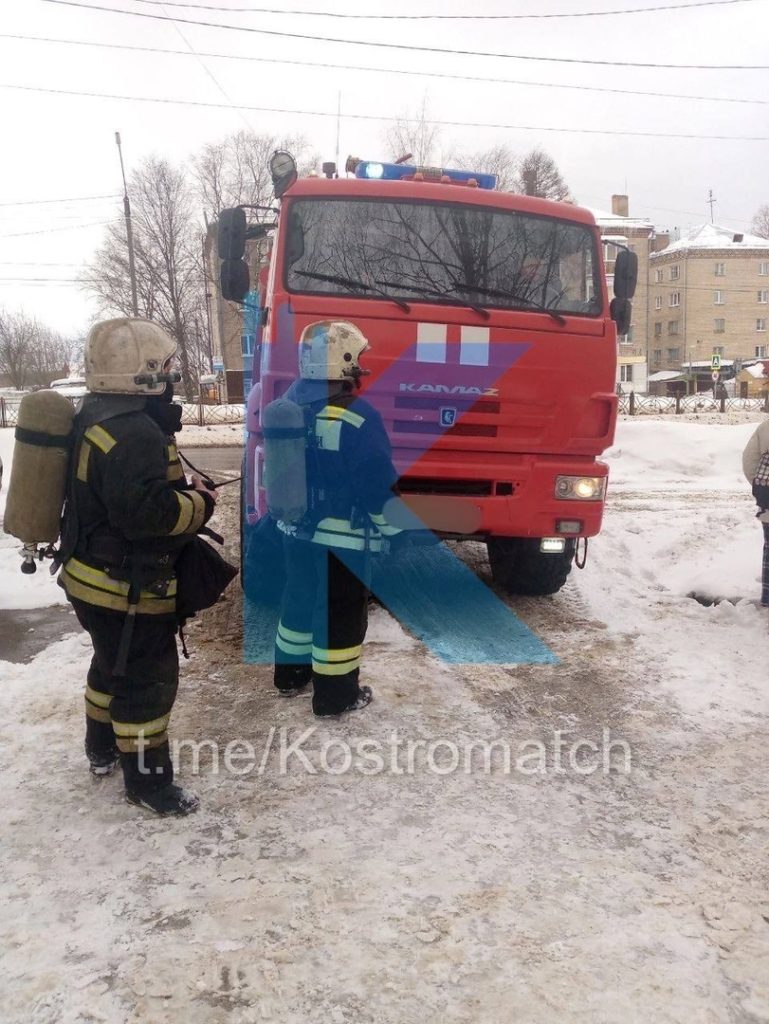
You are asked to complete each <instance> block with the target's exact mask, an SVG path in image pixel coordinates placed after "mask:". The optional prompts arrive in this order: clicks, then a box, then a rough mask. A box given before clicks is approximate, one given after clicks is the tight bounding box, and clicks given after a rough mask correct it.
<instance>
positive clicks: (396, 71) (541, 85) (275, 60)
mask: <svg viewBox="0 0 769 1024" xmlns="http://www.w3.org/2000/svg"><path fill="white" fill-rule="evenodd" d="M0 39H18V40H24V41H26V42H38V43H60V44H63V45H66V46H91V47H97V48H100V49H107V50H129V51H133V52H136V53H160V54H164V55H173V56H176V57H190V56H197V57H211V58H215V59H217V60H241V61H249V62H255V63H260V64H287V65H290V66H293V67H308V68H326V69H329V70H336V71H370V72H374V73H376V74H385V75H408V76H410V77H415V78H440V79H448V80H450V81H456V82H484V83H490V84H494V85H517V86H521V85H522V86H532V87H534V88H537V89H566V90H569V91H571V90H578V91H580V92H602V93H611V94H615V95H619V96H650V97H656V98H658V99H674V100H697V101H699V102H703V101H704V102H709V103H749V104H759V105H761V106H766V105H767V104H769V100H760V99H748V98H741V97H734V96H693V95H691V94H690V93H675V92H648V91H642V90H640V89H611V88H605V87H600V86H594V85H564V84H562V83H558V82H529V81H526V80H525V79H515V78H491V77H487V76H484V75H456V74H455V75H452V74H448V73H444V72H440V71H412V70H410V69H401V68H383V67H375V66H374V67H372V66H370V65H365V64H330V63H326V62H322V61H312V60H289V59H287V58H282V57H253V56H250V55H248V56H247V55H245V54H240V53H204V52H202V51H196V52H195V53H194V54H193V53H190V52H186V53H185V52H184V51H183V50H167V49H163V48H160V47H156V46H130V45H128V44H127V43H102V42H94V41H92V40H88V39H54V38H51V37H48V36H24V35H16V34H13V33H10V32H0Z"/></svg>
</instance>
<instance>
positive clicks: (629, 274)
mask: <svg viewBox="0 0 769 1024" xmlns="http://www.w3.org/2000/svg"><path fill="white" fill-rule="evenodd" d="M637 284H638V256H637V254H636V253H634V252H630V250H629V249H620V251H619V252H618V253H617V259H616V262H615V264H614V294H615V295H616V296H617V298H618V299H632V298H633V296H634V295H635V289H636V285H637ZM612 319H613V318H612Z"/></svg>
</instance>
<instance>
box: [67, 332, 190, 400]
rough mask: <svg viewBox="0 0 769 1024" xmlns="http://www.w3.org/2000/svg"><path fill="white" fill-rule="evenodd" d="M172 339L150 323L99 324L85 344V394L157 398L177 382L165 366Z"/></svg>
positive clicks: (173, 343)
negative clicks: (94, 392)
mask: <svg viewBox="0 0 769 1024" xmlns="http://www.w3.org/2000/svg"><path fill="white" fill-rule="evenodd" d="M175 352H176V342H175V341H174V339H173V338H172V337H171V336H170V335H169V334H168V333H167V332H166V331H164V330H163V328H162V327H158V325H157V324H153V323H152V322H151V321H150V320H129V319H128V318H125V317H120V318H119V319H117V320H102V321H101V323H98V324H94V326H93V327H92V328H91V330H90V332H89V334H88V337H87V338H86V342H85V356H84V362H85V383H86V386H87V388H88V390H89V391H96V392H108V393H110V394H123V395H160V394H162V393H163V391H164V389H165V386H166V384H167V383H169V382H171V381H177V380H179V374H178V373H170V372H169V369H168V365H167V364H168V363H169V362H170V360H171V358H172V357H173V355H174V354H175Z"/></svg>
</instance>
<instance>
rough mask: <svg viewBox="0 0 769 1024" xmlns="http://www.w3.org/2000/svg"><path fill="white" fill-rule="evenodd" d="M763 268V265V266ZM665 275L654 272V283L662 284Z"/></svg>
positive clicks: (657, 271) (659, 271)
mask: <svg viewBox="0 0 769 1024" xmlns="http://www.w3.org/2000/svg"><path fill="white" fill-rule="evenodd" d="M761 266H763V263H762V264H761ZM663 273H664V271H662V270H655V271H654V282H655V284H662V275H663Z"/></svg>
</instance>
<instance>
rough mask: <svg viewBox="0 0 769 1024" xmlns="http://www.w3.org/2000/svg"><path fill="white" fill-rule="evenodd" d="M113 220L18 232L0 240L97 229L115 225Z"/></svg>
mask: <svg viewBox="0 0 769 1024" xmlns="http://www.w3.org/2000/svg"><path fill="white" fill-rule="evenodd" d="M114 223H116V222H115V221H113V220H94V221H90V222H89V223H87V224H68V225H67V227H64V228H43V229H42V230H41V231H16V232H14V233H13V234H11V235H0V238H26V237H27V236H28V235H50V234H52V233H53V232H54V231H79V230H80V229H81V228H95V227H100V226H102V225H104V224H114Z"/></svg>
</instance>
